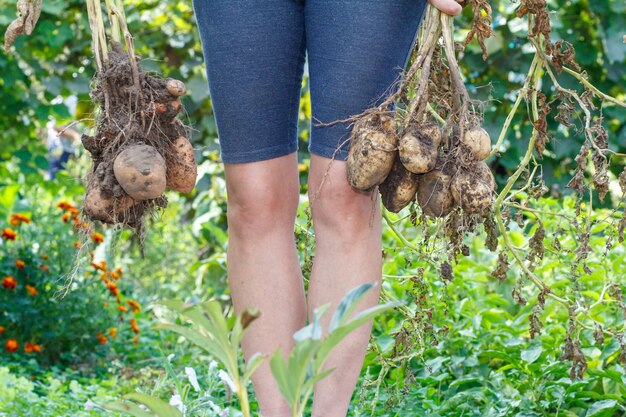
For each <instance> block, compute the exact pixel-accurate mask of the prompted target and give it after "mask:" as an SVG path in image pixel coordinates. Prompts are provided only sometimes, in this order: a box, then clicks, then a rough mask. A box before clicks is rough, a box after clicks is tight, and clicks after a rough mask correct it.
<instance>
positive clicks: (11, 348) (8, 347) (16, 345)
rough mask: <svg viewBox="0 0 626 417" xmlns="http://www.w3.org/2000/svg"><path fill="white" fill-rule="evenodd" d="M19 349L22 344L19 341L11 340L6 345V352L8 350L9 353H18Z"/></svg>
mask: <svg viewBox="0 0 626 417" xmlns="http://www.w3.org/2000/svg"><path fill="white" fill-rule="evenodd" d="M19 347H20V344H19V343H17V340H15V339H9V340H7V341H6V343H5V344H4V350H6V351H7V352H17V348H19Z"/></svg>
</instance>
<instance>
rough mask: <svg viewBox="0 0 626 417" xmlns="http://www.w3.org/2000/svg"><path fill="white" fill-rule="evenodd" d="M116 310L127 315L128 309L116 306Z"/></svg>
mask: <svg viewBox="0 0 626 417" xmlns="http://www.w3.org/2000/svg"><path fill="white" fill-rule="evenodd" d="M117 309H118V310H119V311H121V312H122V313H128V309H127V308H126V307H124V306H117Z"/></svg>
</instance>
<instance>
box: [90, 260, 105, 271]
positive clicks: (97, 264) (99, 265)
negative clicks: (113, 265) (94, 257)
mask: <svg viewBox="0 0 626 417" xmlns="http://www.w3.org/2000/svg"><path fill="white" fill-rule="evenodd" d="M91 266H93V267H94V268H96V269H97V270H99V271H102V272H105V271H106V270H107V262H106V261H100V262H92V263H91Z"/></svg>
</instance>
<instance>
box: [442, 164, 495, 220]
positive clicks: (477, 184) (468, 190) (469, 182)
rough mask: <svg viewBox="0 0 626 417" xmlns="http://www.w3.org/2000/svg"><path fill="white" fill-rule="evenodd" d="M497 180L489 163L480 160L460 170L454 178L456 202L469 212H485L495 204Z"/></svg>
mask: <svg viewBox="0 0 626 417" xmlns="http://www.w3.org/2000/svg"><path fill="white" fill-rule="evenodd" d="M495 188H496V182H495V179H494V178H493V174H492V173H491V170H490V169H489V167H487V165H486V164H485V163H484V162H483V161H480V162H478V163H476V165H475V166H473V167H471V168H470V170H461V171H459V172H458V173H457V174H456V175H455V176H454V178H453V180H452V185H451V190H452V197H453V198H454V202H455V203H456V204H457V205H459V206H460V207H461V208H462V209H463V210H464V211H466V212H468V213H483V212H485V211H487V210H488V209H489V208H490V207H491V205H492V204H493V193H494V191H495Z"/></svg>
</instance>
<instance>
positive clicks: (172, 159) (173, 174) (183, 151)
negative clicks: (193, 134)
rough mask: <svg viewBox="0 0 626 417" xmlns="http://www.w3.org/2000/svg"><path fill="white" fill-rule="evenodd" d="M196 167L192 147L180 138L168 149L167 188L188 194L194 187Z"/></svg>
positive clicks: (185, 139)
mask: <svg viewBox="0 0 626 417" xmlns="http://www.w3.org/2000/svg"><path fill="white" fill-rule="evenodd" d="M196 176H197V167H196V158H195V156H194V154H193V146H191V143H190V142H189V141H188V140H187V138H186V137H184V136H180V137H179V138H178V139H176V140H175V141H174V142H172V143H171V144H170V146H169V147H168V154H167V187H168V188H171V189H172V190H175V191H178V192H181V193H185V194H187V193H190V192H191V190H193V187H194V186H195V185H196Z"/></svg>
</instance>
